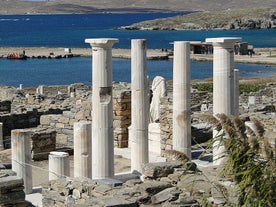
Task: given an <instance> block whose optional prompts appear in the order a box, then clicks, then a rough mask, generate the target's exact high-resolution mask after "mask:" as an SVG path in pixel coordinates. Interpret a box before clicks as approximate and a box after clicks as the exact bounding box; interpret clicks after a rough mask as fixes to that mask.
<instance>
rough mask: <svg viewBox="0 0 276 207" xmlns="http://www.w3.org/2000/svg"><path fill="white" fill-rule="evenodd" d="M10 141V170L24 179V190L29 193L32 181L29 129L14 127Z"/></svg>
mask: <svg viewBox="0 0 276 207" xmlns="http://www.w3.org/2000/svg"><path fill="white" fill-rule="evenodd" d="M11 143H12V170H13V171H15V172H16V174H17V176H18V177H21V178H23V180H24V191H25V193H26V194H31V193H32V189H33V181H32V166H31V162H32V158H31V131H29V130H24V129H16V130H12V131H11Z"/></svg>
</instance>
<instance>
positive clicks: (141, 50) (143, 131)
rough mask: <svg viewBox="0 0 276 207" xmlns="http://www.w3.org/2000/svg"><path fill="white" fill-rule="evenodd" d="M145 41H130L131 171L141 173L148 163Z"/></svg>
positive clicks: (147, 98)
mask: <svg viewBox="0 0 276 207" xmlns="http://www.w3.org/2000/svg"><path fill="white" fill-rule="evenodd" d="M146 61H147V60H146V40H143V39H134V40H132V41H131V133H130V135H131V137H130V139H131V140H130V142H131V170H132V171H136V172H139V173H141V171H142V164H143V163H148V161H149V154H148V124H149V86H148V79H147V68H146Z"/></svg>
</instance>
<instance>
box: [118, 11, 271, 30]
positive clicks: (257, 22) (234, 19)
mask: <svg viewBox="0 0 276 207" xmlns="http://www.w3.org/2000/svg"><path fill="white" fill-rule="evenodd" d="M119 29H126V30H253V29H276V10H275V9H267V8H260V9H236V10H231V9H228V10H224V11H203V12H194V13H191V14H187V15H179V16H176V17H170V18H163V19H156V20H150V21H144V22H139V23H135V24H132V25H129V26H124V27H120V28H119Z"/></svg>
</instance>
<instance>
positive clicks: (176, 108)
mask: <svg viewBox="0 0 276 207" xmlns="http://www.w3.org/2000/svg"><path fill="white" fill-rule="evenodd" d="M190 79H191V78H190V43H189V42H184V41H177V42H174V59H173V149H174V150H177V151H179V152H182V153H184V154H186V155H187V156H188V157H189V158H190V159H191V111H190V110H191V86H190Z"/></svg>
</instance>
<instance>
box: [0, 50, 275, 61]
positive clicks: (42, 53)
mask: <svg viewBox="0 0 276 207" xmlns="http://www.w3.org/2000/svg"><path fill="white" fill-rule="evenodd" d="M23 51H24V53H25V55H26V56H27V58H30V59H32V58H51V59H56V58H74V57H87V58H91V54H92V52H91V49H90V48H70V52H68V48H47V47H0V58H7V56H8V54H9V53H13V52H15V53H23ZM254 53H255V54H253V55H252V56H249V55H236V56H235V62H237V63H252V64H264V65H276V57H275V56H276V48H255V49H254ZM112 57H113V58H121V59H130V58H131V51H130V49H120V48H114V49H112ZM172 58H173V51H172V50H164V49H162V48H161V49H148V50H147V59H151V60H166V59H172ZM191 59H192V60H195V61H212V60H213V55H211V54H191Z"/></svg>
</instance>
